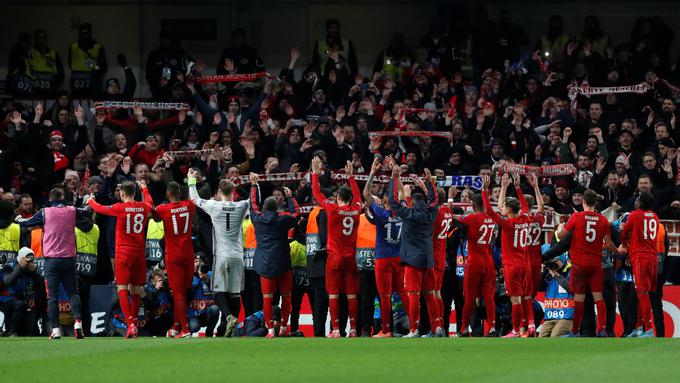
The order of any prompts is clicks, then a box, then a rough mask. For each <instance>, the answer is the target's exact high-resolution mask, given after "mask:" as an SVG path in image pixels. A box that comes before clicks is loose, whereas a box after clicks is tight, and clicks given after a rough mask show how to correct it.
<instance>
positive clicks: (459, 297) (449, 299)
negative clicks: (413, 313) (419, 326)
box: [421, 269, 465, 335]
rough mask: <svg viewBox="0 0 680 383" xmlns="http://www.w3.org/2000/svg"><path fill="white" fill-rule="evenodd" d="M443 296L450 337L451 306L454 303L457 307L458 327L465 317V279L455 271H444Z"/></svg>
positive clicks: (446, 331) (444, 321)
mask: <svg viewBox="0 0 680 383" xmlns="http://www.w3.org/2000/svg"><path fill="white" fill-rule="evenodd" d="M441 294H442V301H443V303H444V313H443V316H444V318H443V326H444V332H445V333H446V335H449V326H450V322H451V320H450V318H451V304H452V303H453V304H454V305H455V307H456V323H457V324H458V326H460V323H461V321H462V319H461V318H462V317H463V304H464V303H465V299H464V297H463V279H462V278H459V277H457V276H456V270H455V269H449V270H446V271H444V280H443V282H442V289H441ZM426 311H427V310H426ZM421 322H422V321H421Z"/></svg>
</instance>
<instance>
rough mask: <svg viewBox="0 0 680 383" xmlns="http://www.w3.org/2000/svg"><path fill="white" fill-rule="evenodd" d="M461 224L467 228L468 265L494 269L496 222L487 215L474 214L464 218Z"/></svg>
mask: <svg viewBox="0 0 680 383" xmlns="http://www.w3.org/2000/svg"><path fill="white" fill-rule="evenodd" d="M461 222H462V223H463V224H465V226H467V246H468V265H471V266H491V267H493V266H494V263H493V252H492V246H491V244H492V243H493V231H494V229H495V227H496V223H495V222H494V220H493V219H492V218H491V216H489V215H488V214H486V213H474V214H470V215H466V216H464V217H463V219H462V220H461Z"/></svg>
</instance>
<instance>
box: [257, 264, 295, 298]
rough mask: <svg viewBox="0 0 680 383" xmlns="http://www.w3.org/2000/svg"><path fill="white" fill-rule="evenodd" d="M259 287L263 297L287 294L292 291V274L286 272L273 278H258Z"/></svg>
mask: <svg viewBox="0 0 680 383" xmlns="http://www.w3.org/2000/svg"><path fill="white" fill-rule="evenodd" d="M260 286H261V290H262V294H263V295H264V294H274V293H276V292H278V293H279V294H281V295H286V294H289V293H290V291H291V290H292V289H293V274H292V273H291V272H290V270H288V271H286V272H285V273H283V274H281V275H279V276H278V277H274V278H267V277H263V276H260Z"/></svg>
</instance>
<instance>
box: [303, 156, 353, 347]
mask: <svg viewBox="0 0 680 383" xmlns="http://www.w3.org/2000/svg"><path fill="white" fill-rule="evenodd" d="M353 170H354V167H353V166H352V162H351V161H347V165H346V166H345V174H347V175H348V176H349V184H350V187H349V188H348V187H347V186H342V187H340V189H339V190H338V196H337V203H335V202H331V201H330V200H329V199H328V198H326V197H325V196H324V195H323V194H322V193H321V188H320V186H319V174H321V158H319V157H314V159H313V160H312V193H313V194H314V198H315V199H316V200H317V201H318V202H319V203H320V204H321V206H322V207H323V209H324V210H325V211H326V215H327V217H328V259H327V260H326V290H327V291H328V300H329V306H330V311H331V326H332V327H333V332H332V333H331V334H330V335H329V337H331V338H339V337H340V302H339V298H340V293H345V294H346V295H347V303H348V306H349V322H350V331H349V334H348V336H349V337H350V338H352V337H356V336H357V332H356V320H357V315H358V313H359V302H358V301H357V293H358V290H359V270H358V269H357V263H356V260H355V256H356V241H357V230H358V226H359V216H360V215H361V209H362V208H361V194H360V193H359V186H357V183H356V181H355V180H354V176H353V175H352V174H353Z"/></svg>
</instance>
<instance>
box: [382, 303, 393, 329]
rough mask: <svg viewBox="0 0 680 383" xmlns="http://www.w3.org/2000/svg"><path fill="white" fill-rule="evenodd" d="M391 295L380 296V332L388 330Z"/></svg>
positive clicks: (390, 316)
mask: <svg viewBox="0 0 680 383" xmlns="http://www.w3.org/2000/svg"><path fill="white" fill-rule="evenodd" d="M390 298H391V295H389V294H385V295H381V296H380V321H381V322H382V332H384V333H388V332H390V321H391V319H392V300H391V299H390Z"/></svg>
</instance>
